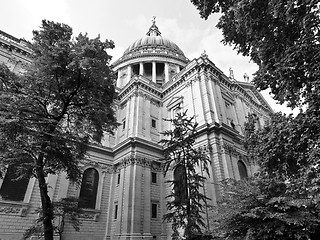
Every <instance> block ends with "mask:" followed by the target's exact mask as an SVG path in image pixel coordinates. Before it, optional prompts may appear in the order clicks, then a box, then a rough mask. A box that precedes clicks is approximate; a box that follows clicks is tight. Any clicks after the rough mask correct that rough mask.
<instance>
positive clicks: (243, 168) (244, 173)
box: [238, 160, 248, 179]
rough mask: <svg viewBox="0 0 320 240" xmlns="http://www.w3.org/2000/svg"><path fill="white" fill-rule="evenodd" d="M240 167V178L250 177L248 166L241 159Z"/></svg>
mask: <svg viewBox="0 0 320 240" xmlns="http://www.w3.org/2000/svg"><path fill="white" fill-rule="evenodd" d="M238 169H239V175H240V179H245V178H247V177H248V171H247V167H246V165H245V164H244V163H243V162H242V161H241V160H239V161H238Z"/></svg>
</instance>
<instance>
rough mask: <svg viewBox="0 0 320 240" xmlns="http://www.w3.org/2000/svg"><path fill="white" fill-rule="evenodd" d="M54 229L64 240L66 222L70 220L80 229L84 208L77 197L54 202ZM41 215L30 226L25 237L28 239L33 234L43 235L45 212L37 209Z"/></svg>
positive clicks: (74, 226)
mask: <svg viewBox="0 0 320 240" xmlns="http://www.w3.org/2000/svg"><path fill="white" fill-rule="evenodd" d="M52 205H53V231H54V233H56V234H58V235H59V239H60V240H62V234H63V232H64V227H65V224H66V222H69V223H70V224H71V225H72V226H73V228H74V229H75V230H76V231H77V232H78V231H79V230H80V225H81V221H80V217H81V214H82V213H83V210H82V208H79V206H78V205H79V200H78V199H76V198H63V199H61V200H60V201H57V202H53V203H52ZM37 213H38V214H40V217H39V218H38V219H37V220H36V222H35V224H34V225H33V226H31V227H30V228H28V229H27V230H26V231H25V233H24V235H23V237H24V239H28V238H30V237H32V236H37V237H41V236H43V232H44V231H43V224H42V222H43V214H42V210H41V208H40V209H38V211H37Z"/></svg>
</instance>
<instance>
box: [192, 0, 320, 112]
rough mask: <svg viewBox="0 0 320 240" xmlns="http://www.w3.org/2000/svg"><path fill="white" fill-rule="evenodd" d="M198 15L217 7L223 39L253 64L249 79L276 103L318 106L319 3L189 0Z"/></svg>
mask: <svg viewBox="0 0 320 240" xmlns="http://www.w3.org/2000/svg"><path fill="white" fill-rule="evenodd" d="M191 2H192V3H193V4H194V5H195V6H196V7H197V9H198V10H199V12H200V15H201V17H203V18H205V19H207V18H208V16H209V15H210V14H212V13H218V12H220V13H221V14H222V16H221V17H220V20H219V23H218V24H217V27H218V28H220V29H221V30H222V32H223V36H224V39H223V42H224V43H225V44H231V45H234V47H235V49H236V50H237V51H238V52H239V53H242V54H243V55H246V56H250V58H251V59H252V60H253V61H254V62H255V63H257V64H258V66H259V70H258V71H257V72H256V76H255V78H254V80H253V81H254V83H255V84H256V86H257V87H258V88H259V89H261V90H264V89H267V88H270V89H271V92H272V93H273V94H274V98H275V99H276V100H278V101H279V102H280V103H283V102H284V101H287V103H288V105H289V106H291V107H296V106H299V105H300V104H302V103H307V104H309V105H312V107H313V108H315V109H317V110H319V106H320V101H319V100H320V99H319V96H320V94H319V89H320V88H319V84H320V83H319V79H320V65H319V64H318V63H319V62H320V31H319V30H320V5H319V1H315V0H280V1H279V0H227V1H226V0H191Z"/></svg>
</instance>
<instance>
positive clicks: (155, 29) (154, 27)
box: [147, 16, 161, 36]
mask: <svg viewBox="0 0 320 240" xmlns="http://www.w3.org/2000/svg"><path fill="white" fill-rule="evenodd" d="M151 22H152V25H151V27H150V28H149V31H148V32H147V36H161V32H160V31H159V29H158V27H157V25H156V17H155V16H153V19H152V20H151Z"/></svg>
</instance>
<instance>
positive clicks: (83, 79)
mask: <svg viewBox="0 0 320 240" xmlns="http://www.w3.org/2000/svg"><path fill="white" fill-rule="evenodd" d="M29 47H30V49H31V50H32V52H33V57H32V63H31V64H30V66H29V67H28V68H27V69H26V71H25V72H24V73H23V74H21V75H16V74H14V73H12V72H10V71H9V70H8V68H6V67H5V66H3V65H1V67H0V97H1V101H0V163H1V170H2V171H4V170H5V167H6V166H8V165H9V166H10V165H12V164H14V165H15V166H16V169H17V172H18V173H19V177H18V178H30V177H35V178H36V179H37V180H38V183H39V189H40V196H41V206H42V213H43V227H44V236H45V239H46V240H49V239H53V226H52V219H53V207H52V202H51V199H50V198H49V196H48V187H47V184H46V180H45V178H46V176H48V174H58V173H60V172H62V171H65V172H66V173H67V176H68V178H69V179H70V180H71V181H79V179H80V176H81V169H80V167H79V163H80V161H81V159H83V157H84V156H85V153H86V150H87V146H88V144H89V143H90V142H96V143H98V142H99V141H100V140H101V137H102V136H103V133H104V132H112V130H113V129H114V128H115V127H116V119H115V116H114V109H113V99H114V97H115V89H114V81H115V75H114V73H113V72H112V70H111V69H110V67H109V62H110V60H111V56H110V55H108V53H107V52H106V50H107V49H109V48H113V47H114V44H113V42H112V41H108V40H106V41H105V42H101V41H100V39H99V37H97V38H94V39H89V37H88V36H87V35H86V34H85V35H83V34H79V35H78V36H77V37H76V38H72V29H71V28H70V27H69V26H68V25H65V24H60V23H55V22H51V21H47V20H43V21H42V26H41V27H40V30H38V31H33V42H32V43H31V44H30V45H29Z"/></svg>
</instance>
